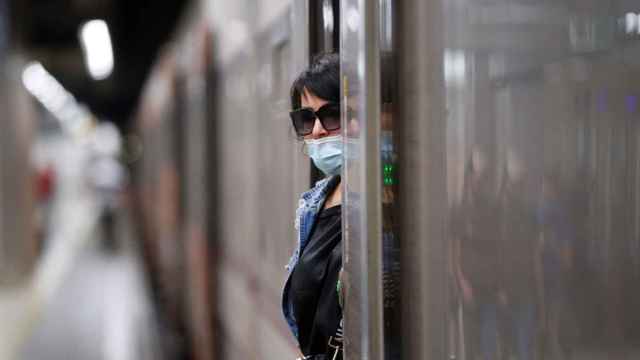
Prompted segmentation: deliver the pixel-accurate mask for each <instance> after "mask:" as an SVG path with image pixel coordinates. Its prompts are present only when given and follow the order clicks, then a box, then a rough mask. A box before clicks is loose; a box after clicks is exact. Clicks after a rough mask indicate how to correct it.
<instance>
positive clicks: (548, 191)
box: [538, 175, 575, 359]
mask: <svg viewBox="0 0 640 360" xmlns="http://www.w3.org/2000/svg"><path fill="white" fill-rule="evenodd" d="M562 198H563V194H561V192H560V190H559V181H558V179H556V178H555V177H554V176H553V175H548V176H547V177H546V179H545V181H544V186H543V197H542V201H543V202H542V204H541V206H540V209H539V214H538V216H539V221H540V223H541V225H542V234H543V236H542V239H543V242H542V251H541V262H542V275H543V283H544V304H545V320H546V329H545V330H546V336H547V337H548V338H547V343H548V345H547V346H548V351H549V355H550V356H551V358H553V359H566V358H567V357H568V356H570V351H571V348H570V344H569V342H570V341H569V340H570V339H569V337H570V336H569V335H570V334H568V333H567V332H568V330H570V328H571V327H572V326H571V325H567V324H571V322H572V319H571V317H572V309H571V308H570V306H569V297H570V296H569V292H570V283H569V280H570V277H571V272H572V268H573V247H574V238H575V227H574V224H573V223H572V221H571V219H570V217H569V213H568V209H567V207H566V205H565V204H564V201H563V199H562ZM563 324H564V326H563Z"/></svg>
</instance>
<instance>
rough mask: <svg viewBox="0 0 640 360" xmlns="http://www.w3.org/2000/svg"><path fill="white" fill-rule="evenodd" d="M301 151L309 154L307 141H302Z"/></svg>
mask: <svg viewBox="0 0 640 360" xmlns="http://www.w3.org/2000/svg"><path fill="white" fill-rule="evenodd" d="M302 153H303V154H305V155H307V156H309V148H308V147H307V143H306V142H304V141H303V142H302Z"/></svg>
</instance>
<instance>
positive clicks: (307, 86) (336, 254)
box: [282, 54, 343, 359]
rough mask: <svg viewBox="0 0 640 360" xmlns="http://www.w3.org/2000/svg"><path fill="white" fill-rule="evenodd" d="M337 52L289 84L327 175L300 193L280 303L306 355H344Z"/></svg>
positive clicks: (304, 134) (298, 124) (313, 153)
mask: <svg viewBox="0 0 640 360" xmlns="http://www.w3.org/2000/svg"><path fill="white" fill-rule="evenodd" d="M339 64H340V62H339V57H338V56H337V55H335V54H325V55H322V56H320V57H318V58H316V59H315V60H314V61H313V62H312V64H311V65H310V67H309V68H308V69H307V70H306V71H304V72H302V73H301V74H300V75H299V76H298V78H297V79H296V80H295V82H294V83H293V85H292V88H291V103H292V104H291V105H292V108H293V111H291V120H292V123H293V127H294V129H295V131H296V134H297V135H298V137H299V138H300V139H301V140H304V143H305V146H306V148H307V151H308V154H309V156H310V157H311V159H312V160H313V162H314V164H315V165H316V167H317V168H318V169H320V170H321V171H322V172H323V173H324V174H325V175H327V177H326V178H325V179H323V180H320V181H319V182H317V183H316V185H315V186H314V187H313V189H311V190H309V191H307V192H305V193H304V194H302V196H301V198H300V203H299V208H298V210H297V212H296V217H297V218H296V230H297V232H298V247H297V249H296V251H295V252H294V254H293V256H292V258H291V260H290V262H289V265H288V266H287V270H288V271H289V277H288V279H287V282H286V284H285V287H284V292H283V297H282V306H283V312H284V316H285V319H286V320H287V323H288V325H289V327H290V329H291V331H292V333H293V334H294V336H295V337H296V339H297V340H298V344H299V347H300V351H301V352H302V354H303V355H304V358H305V359H325V358H328V359H334V358H335V359H342V336H341V334H342V329H341V323H342V309H341V306H340V299H339V296H338V292H337V290H336V289H337V287H338V286H339V281H338V279H339V274H340V269H341V266H342V247H341V241H342V229H341V222H342V221H341V211H342V210H341V181H340V172H341V168H342V146H343V142H342V136H341V131H340V104H339V102H340V81H339V75H340V68H339Z"/></svg>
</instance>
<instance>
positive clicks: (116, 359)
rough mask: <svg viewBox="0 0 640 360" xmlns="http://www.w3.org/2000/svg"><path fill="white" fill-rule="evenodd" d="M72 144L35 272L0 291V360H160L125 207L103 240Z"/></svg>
mask: <svg viewBox="0 0 640 360" xmlns="http://www.w3.org/2000/svg"><path fill="white" fill-rule="evenodd" d="M77 150H78V149H77V148H75V145H73V144H70V145H68V146H67V147H66V149H61V150H60V151H61V155H62V156H60V157H59V158H60V159H64V160H61V162H60V163H59V164H57V168H58V169H59V172H60V182H59V191H58V194H57V196H56V200H55V202H54V204H53V208H52V211H51V214H52V216H51V220H50V222H49V223H50V225H49V229H48V230H47V232H46V233H47V235H46V237H45V239H44V246H43V251H42V252H41V254H40V256H39V258H38V260H37V262H36V265H35V268H34V269H33V271H32V272H31V273H30V274H29V275H28V276H27V277H26V279H25V280H24V281H22V282H20V283H18V284H16V285H12V286H0V318H1V319H2V321H1V322H0V359H2V360H22V359H24V360H43V359H46V360H74V359H81V360H92V359H96V360H147V359H149V360H151V359H153V360H156V359H158V360H162V359H163V354H162V351H160V350H158V349H160V348H161V347H160V346H158V344H159V340H158V339H159V335H158V334H159V332H158V331H157V330H158V325H157V324H156V323H155V321H156V318H157V317H156V316H155V314H154V310H153V306H152V305H151V299H150V290H149V287H148V285H147V281H146V279H145V274H144V272H143V265H142V260H141V258H140V254H139V251H138V249H137V247H136V245H135V244H136V242H135V239H134V231H133V226H132V223H131V218H130V214H129V212H128V209H127V208H126V207H122V208H120V209H119V210H118V211H117V212H116V216H115V221H114V227H113V232H112V234H113V237H114V239H115V241H112V242H109V241H106V239H105V236H106V234H109V232H105V231H104V230H105V228H104V224H103V223H102V222H101V220H100V214H101V211H102V208H101V205H100V201H99V198H98V197H97V196H96V194H94V193H92V191H91V189H90V188H89V187H87V186H86V185H85V184H84V183H83V177H82V172H83V164H85V160H86V159H83V158H82V156H78V155H74V154H81V152H79V151H77Z"/></svg>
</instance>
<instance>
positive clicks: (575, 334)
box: [341, 0, 640, 359]
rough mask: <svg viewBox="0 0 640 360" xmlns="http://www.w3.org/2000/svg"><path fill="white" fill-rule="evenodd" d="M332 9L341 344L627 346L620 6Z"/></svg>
mask: <svg viewBox="0 0 640 360" xmlns="http://www.w3.org/2000/svg"><path fill="white" fill-rule="evenodd" d="M341 9H342V12H341V13H342V25H343V26H342V38H341V41H342V59H343V64H342V69H343V73H344V78H343V95H344V99H345V100H344V102H343V103H344V110H345V111H344V114H345V115H344V120H343V121H344V123H343V124H344V128H345V132H346V136H347V149H346V165H345V175H344V176H345V184H346V185H345V191H346V193H345V199H344V206H345V207H346V219H345V233H344V236H345V247H346V249H345V268H346V279H347V284H348V287H347V290H348V292H347V314H346V318H345V319H346V334H347V347H346V355H347V357H348V358H370V359H382V358H397V357H396V356H398V355H397V353H393V352H392V350H393V349H394V346H395V345H394V343H393V340H391V339H390V338H391V337H399V338H401V339H402V340H401V343H400V349H401V350H402V354H401V357H402V358H420V359H443V358H449V359H477V358H486V359H509V358H517V359H536V358H552V359H566V358H584V357H589V358H598V359H623V358H628V357H633V356H636V355H634V354H638V352H639V351H640V349H639V347H638V345H637V344H638V332H637V321H634V319H637V318H638V313H639V312H638V310H637V306H635V305H634V304H636V303H637V299H638V296H639V295H638V294H639V292H638V291H637V289H636V288H635V287H633V286H630V285H629V284H633V283H634V281H635V280H636V279H637V276H638V275H637V274H638V266H637V264H638V263H639V262H638V258H640V256H639V255H638V247H637V239H636V238H635V236H634V235H633V234H634V233H635V231H636V229H637V227H638V226H637V223H638V220H637V204H636V201H637V200H636V199H637V192H638V191H637V189H636V187H637V183H638V180H637V169H636V168H635V166H636V164H637V141H636V140H635V134H637V126H636V124H635V122H633V121H632V120H631V119H634V118H636V117H637V114H638V105H637V102H638V100H637V97H638V91H637V89H636V86H635V81H636V80H637V77H638V75H639V72H638V71H639V69H640V65H639V63H638V61H637V59H638V56H637V55H638V53H640V50H639V49H640V47H639V45H638V44H639V43H638V42H639V41H640V36H639V35H638V34H640V9H639V8H638V5H637V4H633V3H632V2H629V1H618V0H610V1H588V2H580V3H577V2H573V1H567V2H548V1H506V0H505V1H497V2H477V1H468V0H455V1H449V0H446V1H445V0H429V1H418V0H415V1H403V2H399V1H398V2H396V1H372V2H362V1H357V0H344V1H343V2H342V8H341ZM389 9H390V13H391V14H392V15H391V16H390V19H391V20H392V22H394V21H393V20H395V22H394V24H393V25H392V26H389V27H387V26H386V25H385V16H384V14H385V12H386V11H388V10H389ZM386 29H388V30H389V32H387V31H386ZM389 33H390V34H391V35H390V37H389V38H388V39H391V42H390V44H391V46H390V47H389V46H388V44H389V42H387V38H386V35H387V34H389ZM386 49H390V51H391V52H390V55H389V54H388V53H387V52H386V51H385V50H386ZM389 58H390V59H389ZM386 63H390V64H391V66H390V69H391V75H389V74H388V73H385V68H386V67H385V64H386ZM386 78H390V79H392V80H391V81H390V82H389V83H388V84H390V86H386V85H385V81H386V80H385V79H386ZM393 79H397V80H393ZM394 87H395V88H394ZM385 89H391V94H392V96H391V101H387V100H386V99H385V96H386V95H385ZM394 89H395V90H394ZM387 102H390V103H392V104H393V105H386V103H387ZM387 114H391V115H390V119H391V120H389V115H387ZM388 129H391V130H390V131H391V137H390V141H389V139H388V138H385V136H387V135H386V134H387V133H386V131H389V130H388ZM394 140H395V141H394ZM389 143H391V144H392V147H391V148H392V149H394V151H392V152H390V154H391V155H392V156H391V159H392V161H391V162H389V161H388V160H387V157H386V156H387V154H388V153H386V152H385V149H388V148H389V145H387V144H389ZM389 164H390V165H391V166H390V167H389ZM387 175H391V176H390V177H389V178H387ZM387 182H391V183H392V184H394V185H393V186H392V187H391V189H392V191H387V189H388V188H387V187H386V185H387ZM388 197H391V199H392V203H396V202H397V203H396V205H394V206H392V207H387V202H388V201H389V198H388ZM386 214H390V218H391V220H392V222H391V223H390V224H392V225H391V227H390V228H389V223H388V220H387V215H386ZM393 221H395V223H394V222H393ZM387 229H391V230H394V229H395V230H396V231H395V232H394V231H392V232H391V233H392V234H394V238H393V239H394V241H391V242H390V243H391V244H396V247H393V246H391V249H392V251H389V248H388V247H387V243H386V242H385V241H388V240H387V239H388V237H387V236H386V234H387V233H388V232H387ZM398 242H399V243H400V246H399V247H397V246H398V245H397V244H398ZM394 249H399V250H397V251H399V254H400V255H399V259H400V261H399V262H398V263H394V262H393V261H391V262H390V261H389V258H391V259H393V254H394V252H393V250H394ZM389 264H391V265H400V268H399V273H400V274H401V276H400V281H399V282H393V281H390V282H389V281H388V280H389V279H390V278H389V274H393V272H389V269H390V268H391V269H393V266H391V267H389ZM391 279H392V278H391ZM389 285H392V286H389ZM393 286H399V288H400V294H401V298H400V300H401V302H400V304H401V306H400V308H401V315H402V317H401V322H398V324H399V325H396V326H398V327H397V328H399V329H400V330H399V331H397V332H394V330H393V329H394V327H393V325H389V324H393V323H394V321H396V319H397V318H396V317H394V316H393V315H394V314H395V313H394V311H390V310H391V309H393V308H392V307H391V308H390V307H388V306H386V305H387V301H388V300H389V299H390V298H389V297H388V296H389V295H390V294H393V292H392V291H390V289H393ZM391 299H393V297H391Z"/></svg>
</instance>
